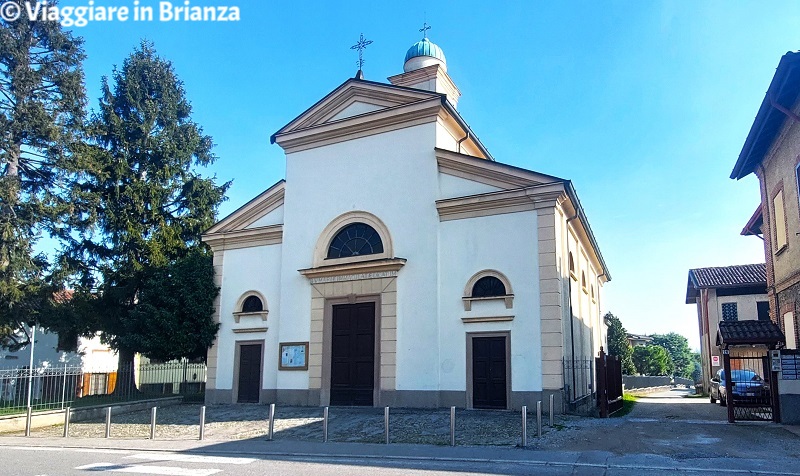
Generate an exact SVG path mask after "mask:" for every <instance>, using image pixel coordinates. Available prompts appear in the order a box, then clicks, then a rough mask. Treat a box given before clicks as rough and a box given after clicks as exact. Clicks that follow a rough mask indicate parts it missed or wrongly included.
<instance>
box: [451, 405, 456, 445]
mask: <svg viewBox="0 0 800 476" xmlns="http://www.w3.org/2000/svg"><path fill="white" fill-rule="evenodd" d="M455 445H456V407H450V446H455Z"/></svg>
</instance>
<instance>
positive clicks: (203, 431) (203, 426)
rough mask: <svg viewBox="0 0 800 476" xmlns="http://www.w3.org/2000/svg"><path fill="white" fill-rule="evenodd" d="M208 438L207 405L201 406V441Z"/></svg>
mask: <svg viewBox="0 0 800 476" xmlns="http://www.w3.org/2000/svg"><path fill="white" fill-rule="evenodd" d="M205 438H206V406H205V405H203V406H202V407H200V441H203V440H204V439H205Z"/></svg>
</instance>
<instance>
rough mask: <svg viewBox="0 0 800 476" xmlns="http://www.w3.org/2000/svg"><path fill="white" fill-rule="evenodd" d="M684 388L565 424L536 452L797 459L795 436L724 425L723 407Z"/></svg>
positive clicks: (799, 440)
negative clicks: (615, 414)
mask: <svg viewBox="0 0 800 476" xmlns="http://www.w3.org/2000/svg"><path fill="white" fill-rule="evenodd" d="M688 392H689V391H688V390H686V389H673V390H669V391H663V392H659V393H653V394H650V395H647V396H644V397H641V398H640V399H639V400H638V402H637V403H636V406H635V407H634V409H633V411H632V412H631V413H630V414H629V415H627V416H625V417H621V418H609V419H602V420H601V419H583V420H575V421H573V422H569V423H567V424H566V427H565V428H564V429H563V430H562V431H554V432H552V433H551V434H550V435H548V437H547V438H544V439H543V440H542V441H540V442H537V443H536V447H537V448H540V449H559V448H569V449H570V450H573V451H607V452H611V453H614V454H631V453H652V454H657V455H659V456H665V457H671V458H675V459H691V458H713V457H720V456H727V457H731V458H766V459H768V458H771V457H775V458H797V457H800V437H798V436H796V435H795V434H794V433H792V432H790V431H789V430H787V429H786V428H785V427H783V426H781V425H776V424H774V423H767V422H747V423H736V424H729V423H727V413H726V409H725V408H724V407H720V406H719V405H715V404H712V403H710V402H709V401H708V399H707V398H699V397H697V398H692V397H689V396H688Z"/></svg>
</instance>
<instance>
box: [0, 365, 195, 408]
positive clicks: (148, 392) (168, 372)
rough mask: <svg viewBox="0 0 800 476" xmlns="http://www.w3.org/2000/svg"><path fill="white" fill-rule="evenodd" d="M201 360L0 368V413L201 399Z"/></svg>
mask: <svg viewBox="0 0 800 476" xmlns="http://www.w3.org/2000/svg"><path fill="white" fill-rule="evenodd" d="M205 385H206V364H204V363H190V362H187V361H182V362H167V363H159V364H154V363H148V364H134V365H132V366H131V367H130V368H129V369H116V368H115V369H108V368H106V369H84V368H82V367H80V366H68V365H64V366H61V367H59V366H44V367H37V368H34V369H33V370H31V369H30V368H29V367H18V368H13V369H0V414H11V413H19V412H21V411H23V410H25V409H26V408H27V407H28V406H30V407H31V408H32V409H33V410H52V409H63V408H64V407H71V406H91V405H102V404H106V403H113V402H124V401H131V400H139V399H145V398H155V397H159V396H172V395H182V396H183V397H184V399H185V400H191V401H202V400H203V397H204V395H205Z"/></svg>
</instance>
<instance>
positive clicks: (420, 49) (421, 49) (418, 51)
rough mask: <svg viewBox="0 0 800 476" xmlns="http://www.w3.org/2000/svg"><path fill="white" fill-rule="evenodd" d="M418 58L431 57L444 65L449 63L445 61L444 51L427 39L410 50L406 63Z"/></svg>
mask: <svg viewBox="0 0 800 476" xmlns="http://www.w3.org/2000/svg"><path fill="white" fill-rule="evenodd" d="M418 56H430V57H432V58H436V59H438V60H440V61H441V62H442V63H447V60H445V59H444V51H442V49H441V48H439V47H438V46H437V45H436V44H435V43H434V42H432V41H431V40H429V39H427V38H423V39H422V40H420V41H418V42H416V43H414V45H413V46H412V47H411V48H409V49H408V51H407V52H406V59H405V61H408V60H410V59H411V58H416V57H418Z"/></svg>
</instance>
